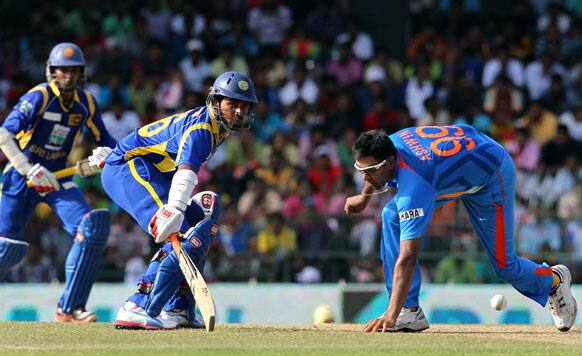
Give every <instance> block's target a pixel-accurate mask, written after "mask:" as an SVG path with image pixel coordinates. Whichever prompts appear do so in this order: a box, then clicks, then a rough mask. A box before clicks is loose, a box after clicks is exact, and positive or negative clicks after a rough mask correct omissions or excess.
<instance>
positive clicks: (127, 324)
mask: <svg viewBox="0 0 582 356" xmlns="http://www.w3.org/2000/svg"><path fill="white" fill-rule="evenodd" d="M113 326H115V328H116V329H129V330H163V329H175V328H176V327H175V326H174V327H169V326H170V325H165V324H164V322H163V321H162V320H161V318H160V317H157V318H153V317H151V316H149V315H148V314H147V313H146V311H145V310H144V308H142V307H140V306H139V305H137V304H135V303H133V302H126V303H125V305H124V306H122V307H121V308H120V309H119V311H118V312H117V317H116V318H115V321H114V322H113Z"/></svg>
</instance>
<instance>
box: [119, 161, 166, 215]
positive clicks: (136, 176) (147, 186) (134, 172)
mask: <svg viewBox="0 0 582 356" xmlns="http://www.w3.org/2000/svg"><path fill="white" fill-rule="evenodd" d="M127 165H128V166H129V170H130V171H131V175H132V176H133V178H134V179H135V180H136V181H137V182H138V183H139V184H141V185H143V186H144V188H145V189H146V190H147V191H148V192H149V193H150V195H151V196H152V198H154V201H155V202H156V204H158V206H159V207H160V208H161V207H162V206H164V203H162V199H160V197H159V196H158V193H156V190H155V189H154V187H152V185H151V184H150V183H148V182H146V181H145V180H143V178H142V177H140V175H139V174H138V173H137V170H136V169H135V162H134V160H131V161H129V162H127Z"/></svg>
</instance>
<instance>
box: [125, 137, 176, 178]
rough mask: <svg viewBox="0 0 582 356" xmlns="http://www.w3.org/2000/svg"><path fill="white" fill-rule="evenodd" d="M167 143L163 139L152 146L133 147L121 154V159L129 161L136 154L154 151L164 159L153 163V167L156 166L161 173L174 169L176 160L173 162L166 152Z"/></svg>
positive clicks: (141, 154) (140, 154)
mask: <svg viewBox="0 0 582 356" xmlns="http://www.w3.org/2000/svg"><path fill="white" fill-rule="evenodd" d="M167 145H168V141H165V142H162V143H159V144H157V145H153V146H145V147H138V148H134V149H133V150H130V151H127V152H126V153H125V155H124V156H123V159H124V160H126V161H129V160H131V159H132V158H133V157H136V156H143V155H147V154H150V153H155V154H157V155H160V156H163V157H164V159H162V161H160V162H158V163H156V164H154V167H156V168H157V169H158V170H159V171H160V172H162V173H165V172H171V171H173V170H174V169H176V162H174V160H173V159H172V158H171V157H170V155H168V152H166V147H167Z"/></svg>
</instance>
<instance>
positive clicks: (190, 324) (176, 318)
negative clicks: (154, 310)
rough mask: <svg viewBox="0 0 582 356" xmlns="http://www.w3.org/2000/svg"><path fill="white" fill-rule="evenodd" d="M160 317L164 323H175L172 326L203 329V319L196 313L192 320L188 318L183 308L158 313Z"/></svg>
mask: <svg viewBox="0 0 582 356" xmlns="http://www.w3.org/2000/svg"><path fill="white" fill-rule="evenodd" d="M160 318H161V319H162V321H163V322H164V324H166V325H175V326H174V328H178V329H180V328H191V329H204V328H205V326H204V320H202V318H201V317H199V316H198V315H196V316H195V319H194V320H193V321H189V320H188V311H187V310H185V309H174V310H172V311H164V310H162V312H161V313H160Z"/></svg>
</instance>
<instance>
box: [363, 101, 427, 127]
mask: <svg viewBox="0 0 582 356" xmlns="http://www.w3.org/2000/svg"><path fill="white" fill-rule="evenodd" d="M419 126H421V125H420V123H419ZM380 128H381V129H385V130H386V131H388V132H395V131H397V130H398V128H399V125H398V121H397V118H396V112H395V111H393V110H390V109H389V108H388V107H387V106H386V101H385V100H383V98H379V97H377V98H376V99H374V105H373V106H372V108H371V109H370V110H369V111H368V112H367V113H366V115H365V116H364V129H363V131H369V130H375V129H380Z"/></svg>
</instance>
